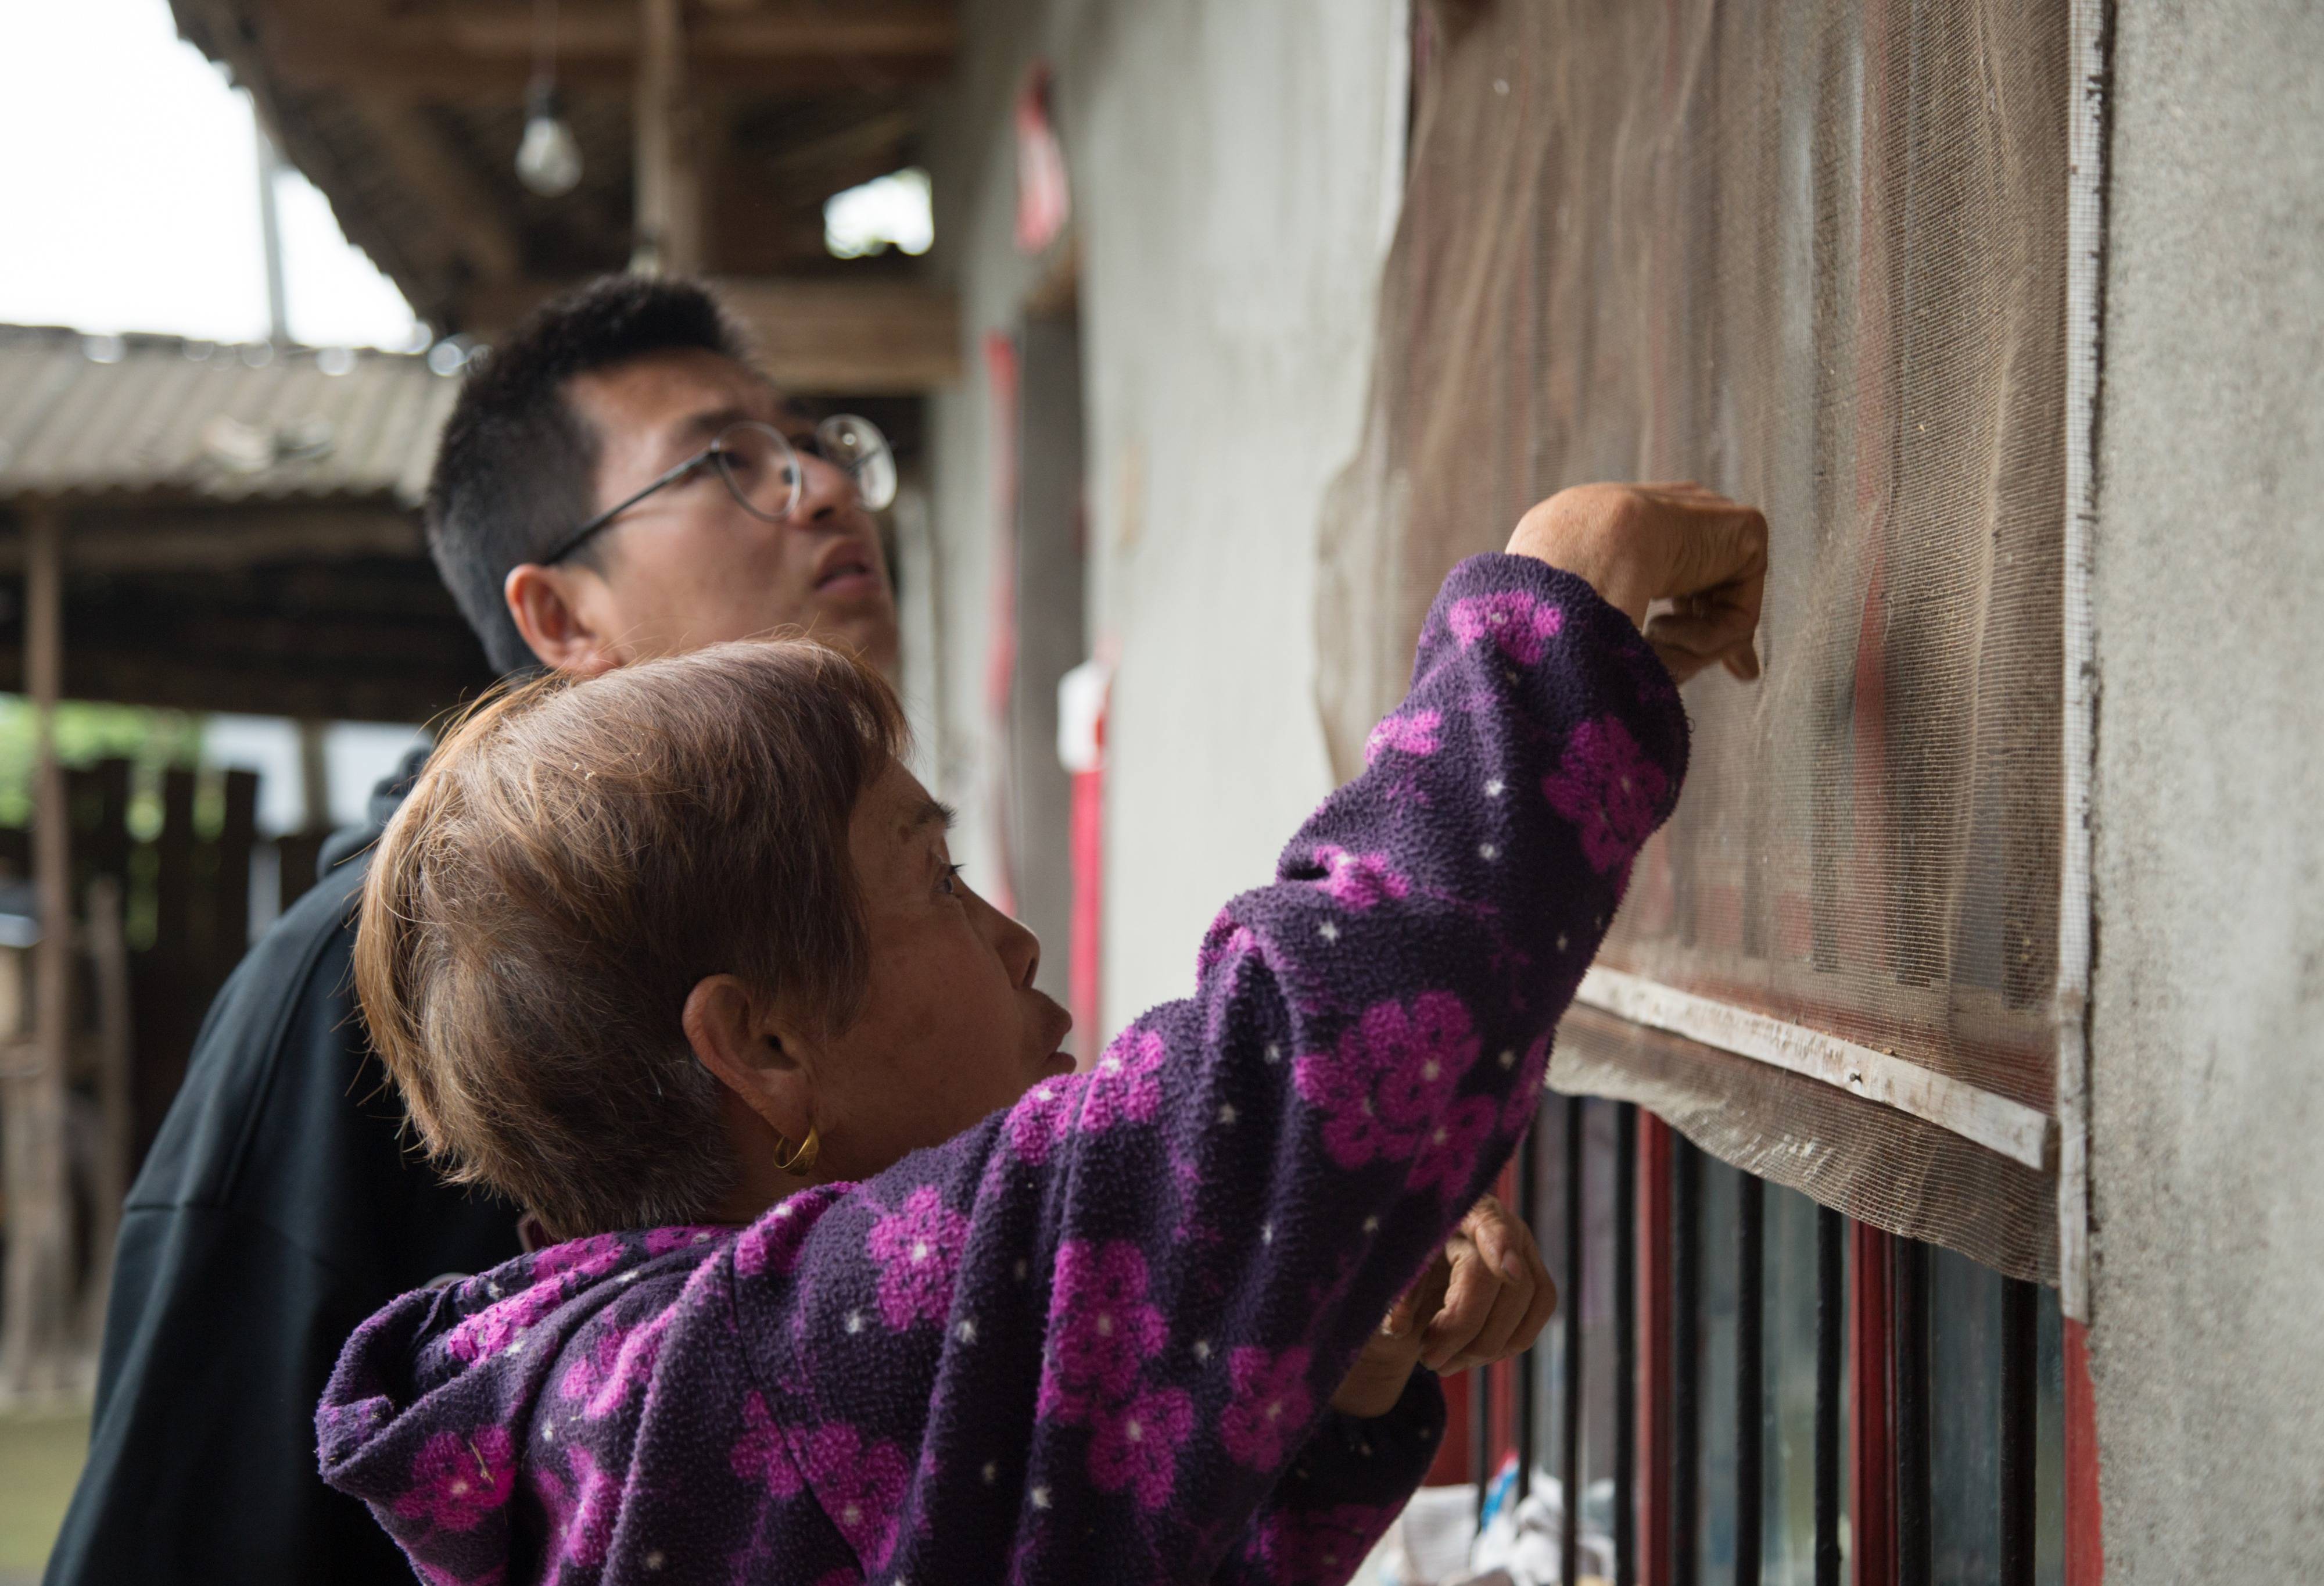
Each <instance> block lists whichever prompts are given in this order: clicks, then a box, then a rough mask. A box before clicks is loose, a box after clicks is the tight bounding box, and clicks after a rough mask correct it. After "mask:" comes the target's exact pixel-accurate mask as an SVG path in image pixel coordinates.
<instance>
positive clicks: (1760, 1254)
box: [1564, 1173, 1767, 1586]
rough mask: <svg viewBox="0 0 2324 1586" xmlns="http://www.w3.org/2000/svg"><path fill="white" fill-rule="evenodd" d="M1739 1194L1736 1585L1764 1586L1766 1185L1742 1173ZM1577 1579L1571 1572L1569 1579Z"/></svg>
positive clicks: (1736, 1204) (1736, 1362)
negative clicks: (1761, 1561) (1761, 1571)
mask: <svg viewBox="0 0 2324 1586" xmlns="http://www.w3.org/2000/svg"><path fill="white" fill-rule="evenodd" d="M1736 1189H1737V1194H1736V1198H1735V1257H1736V1283H1735V1586H1759V1554H1760V1535H1759V1532H1760V1520H1761V1516H1763V1515H1764V1514H1765V1512H1766V1511H1765V1508H1764V1506H1763V1492H1762V1485H1761V1484H1762V1471H1761V1468H1760V1456H1761V1452H1762V1451H1763V1449H1764V1448H1765V1446H1766V1442H1765V1439H1766V1427H1765V1425H1764V1424H1763V1420H1762V1417H1763V1410H1764V1405H1765V1393H1766V1379H1765V1377H1764V1375H1763V1372H1764V1368H1765V1363H1766V1355H1765V1353H1764V1352H1763V1351H1762V1349H1761V1347H1760V1342H1761V1339H1760V1334H1761V1329H1762V1324H1763V1322H1764V1321H1765V1318H1766V1309H1765V1306H1766V1295H1765V1293H1764V1291H1763V1277H1764V1275H1765V1273H1766V1260H1767V1184H1766V1180H1764V1179H1762V1178H1759V1177H1757V1175H1755V1174H1752V1173H1743V1174H1741V1175H1740V1178H1739V1182H1738V1183H1737V1186H1736ZM1564 1578H1565V1579H1566V1580H1569V1581H1571V1580H1572V1579H1574V1577H1573V1576H1572V1574H1570V1573H1569V1574H1567V1575H1566V1576H1565V1577H1564Z"/></svg>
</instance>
